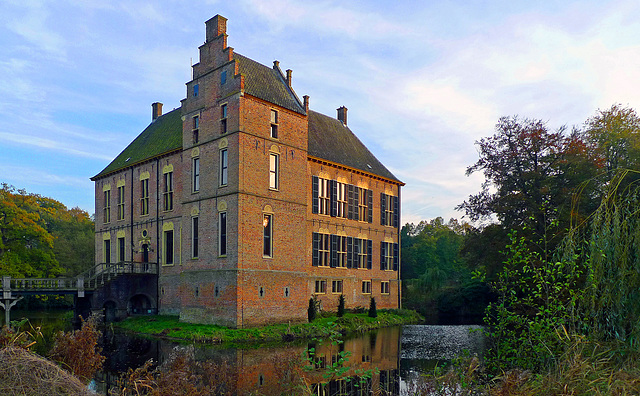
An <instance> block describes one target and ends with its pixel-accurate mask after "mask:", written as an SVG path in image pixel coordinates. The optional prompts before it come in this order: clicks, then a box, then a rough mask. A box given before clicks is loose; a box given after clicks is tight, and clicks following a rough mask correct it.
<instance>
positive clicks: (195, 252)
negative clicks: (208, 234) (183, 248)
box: [191, 217, 198, 258]
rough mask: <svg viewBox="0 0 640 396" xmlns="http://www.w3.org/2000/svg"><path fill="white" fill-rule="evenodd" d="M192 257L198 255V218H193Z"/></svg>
mask: <svg viewBox="0 0 640 396" xmlns="http://www.w3.org/2000/svg"><path fill="white" fill-rule="evenodd" d="M191 257H193V258H197V257H198V218H197V217H192V218H191Z"/></svg>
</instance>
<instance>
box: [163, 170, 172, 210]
mask: <svg viewBox="0 0 640 396" xmlns="http://www.w3.org/2000/svg"><path fill="white" fill-rule="evenodd" d="M162 200H163V208H164V210H165V211H167V210H173V172H167V173H165V174H164V191H163V193H162Z"/></svg>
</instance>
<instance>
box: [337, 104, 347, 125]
mask: <svg viewBox="0 0 640 396" xmlns="http://www.w3.org/2000/svg"><path fill="white" fill-rule="evenodd" d="M347 110H348V109H347V108H346V107H344V106H341V107H339V108H338V119H339V120H340V121H342V123H343V124H344V125H345V126H346V125H347Z"/></svg>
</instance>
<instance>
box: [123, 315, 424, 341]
mask: <svg viewBox="0 0 640 396" xmlns="http://www.w3.org/2000/svg"><path fill="white" fill-rule="evenodd" d="M421 320H422V317H421V316H420V315H419V314H418V313H416V312H415V311H409V310H388V311H387V310H379V311H378V317H377V318H370V317H368V316H367V314H366V313H357V314H356V313H346V314H345V315H344V316H343V317H341V318H338V317H336V316H329V317H321V318H317V319H316V320H314V321H313V322H312V323H291V324H289V323H281V324H274V325H269V326H263V327H253V328H247V329H231V328H228V327H222V326H215V325H203V324H193V323H184V322H180V321H179V320H178V317H177V316H163V315H154V316H133V317H129V318H127V319H126V320H124V321H122V322H117V323H114V324H113V326H114V327H118V328H120V329H124V330H127V331H132V332H135V333H138V334H145V335H149V336H154V337H160V338H165V339H173V340H183V341H189V342H198V343H209V344H221V343H233V344H247V343H264V342H282V341H294V340H297V339H308V338H326V337H330V336H334V335H344V334H350V333H358V332H364V331H369V330H375V329H379V328H383V327H390V326H397V325H403V324H415V323H419V322H421Z"/></svg>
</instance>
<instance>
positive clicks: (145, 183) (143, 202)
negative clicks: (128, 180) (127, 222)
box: [140, 178, 149, 216]
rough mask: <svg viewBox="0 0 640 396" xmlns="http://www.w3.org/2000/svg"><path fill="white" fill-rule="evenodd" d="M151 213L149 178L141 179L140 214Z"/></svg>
mask: <svg viewBox="0 0 640 396" xmlns="http://www.w3.org/2000/svg"><path fill="white" fill-rule="evenodd" d="M148 214H149V179H148V178H147V179H142V180H140V215H142V216H145V215H148Z"/></svg>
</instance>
